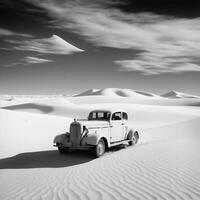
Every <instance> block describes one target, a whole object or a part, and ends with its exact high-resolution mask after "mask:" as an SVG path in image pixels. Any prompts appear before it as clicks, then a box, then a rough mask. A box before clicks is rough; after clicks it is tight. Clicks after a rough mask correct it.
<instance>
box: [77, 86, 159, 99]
mask: <svg viewBox="0 0 200 200" xmlns="http://www.w3.org/2000/svg"><path fill="white" fill-rule="evenodd" d="M96 95H103V96H119V97H134V98H145V97H160V96H158V95H156V94H153V93H149V92H143V91H135V90H132V89H121V88H105V89H94V88H93V89H90V90H87V91H85V92H82V93H80V94H77V95H75V96H96Z"/></svg>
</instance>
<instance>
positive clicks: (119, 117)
mask: <svg viewBox="0 0 200 200" xmlns="http://www.w3.org/2000/svg"><path fill="white" fill-rule="evenodd" d="M121 119H122V114H121V112H116V113H114V114H113V115H112V120H121Z"/></svg>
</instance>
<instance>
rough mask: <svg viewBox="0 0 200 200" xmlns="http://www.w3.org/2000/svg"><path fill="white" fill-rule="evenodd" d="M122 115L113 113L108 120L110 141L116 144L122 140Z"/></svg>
mask: <svg viewBox="0 0 200 200" xmlns="http://www.w3.org/2000/svg"><path fill="white" fill-rule="evenodd" d="M123 136H124V134H123V126H122V113H121V112H115V113H113V114H112V116H111V120H110V141H111V143H112V142H117V141H121V140H123V139H124V138H123Z"/></svg>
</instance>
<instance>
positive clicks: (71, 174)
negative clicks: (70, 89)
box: [0, 95, 200, 200]
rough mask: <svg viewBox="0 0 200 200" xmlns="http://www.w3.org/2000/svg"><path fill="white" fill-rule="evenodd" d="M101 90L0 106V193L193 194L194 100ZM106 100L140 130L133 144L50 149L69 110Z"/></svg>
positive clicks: (196, 193)
mask: <svg viewBox="0 0 200 200" xmlns="http://www.w3.org/2000/svg"><path fill="white" fill-rule="evenodd" d="M102 96H103V95H99V97H100V98H97V95H96V96H90V97H88V96H87V97H86V96H84V97H71V98H67V99H57V100H56V99H54V100H52V99H48V100H44V101H43V100H42V101H37V102H35V101H33V102H32V103H25V104H20V105H15V107H12V108H9V110H8V109H0V119H1V124H0V141H1V146H0V158H1V159H0V199H2V200H18V199H28V200H29V199H34V200H35V199H40V200H41V199H42V200H43V199H44V200H45V199H46V200H51V199H52V200H57V199H58V200H59V199H63V200H65V199H72V200H74V199H78V200H82V199H91V200H93V199H97V200H98V199H104V200H109V199H117V200H118V199H127V200H132V199H139V200H140V199H141V200H143V199H144V200H146V199H147V200H148V199H149V200H151V199H152V200H155V199H158V200H159V199H164V200H165V199H166V200H167V199H169V200H171V199H172V200H176V199H178V200H179V199H180V200H190V199H191V200H192V199H196V200H199V199H200V187H199V186H200V156H199V152H200V145H199V144H200V108H199V106H197V105H198V102H199V100H198V99H194V98H188V99H186V100H185V99H182V98H180V99H168V100H165V99H166V98H163V99H164V100H163V99H162V104H159V102H160V101H161V100H160V98H157V97H152V99H154V100H153V101H154V103H153V104H152V103H151V102H150V104H151V105H148V104H147V101H146V100H144V101H145V104H143V100H141V102H142V103H141V104H139V101H138V102H137V103H134V102H133V101H132V100H130V98H132V97H128V98H127V97H116V96H110V97H108V96H106V95H105V96H103V97H102ZM111 99H113V102H114V103H113V102H112V104H111V102H110V100H111ZM120 99H121V100H120ZM123 99H129V100H123ZM169 101H175V103H174V102H173V104H172V103H168V102H169ZM194 101H195V102H196V104H195V106H194V104H193V103H194ZM156 102H157V104H156ZM165 103H166V104H165ZM170 104H171V105H170ZM110 106H112V107H115V106H116V107H119V108H123V109H126V110H127V111H128V113H129V121H130V123H131V124H132V125H133V126H135V127H136V128H137V129H138V130H139V134H140V140H139V143H138V144H137V145H135V146H133V147H126V148H123V147H117V148H116V147H115V148H112V149H111V150H110V151H108V152H107V153H106V154H105V156H103V157H101V158H99V159H94V157H93V155H92V153H91V152H89V151H84V152H82V151H77V152H70V153H68V154H64V155H59V153H58V152H57V151H56V150H53V149H54V148H53V147H52V142H53V138H54V136H55V135H57V134H60V133H63V132H65V131H67V130H68V128H69V124H70V122H71V121H72V120H73V118H74V117H77V118H79V117H80V118H86V117H87V114H88V112H89V111H90V110H92V109H96V108H107V107H110Z"/></svg>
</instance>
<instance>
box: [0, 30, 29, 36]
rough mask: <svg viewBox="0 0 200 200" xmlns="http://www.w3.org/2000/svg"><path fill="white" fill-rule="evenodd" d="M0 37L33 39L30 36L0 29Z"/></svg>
mask: <svg viewBox="0 0 200 200" xmlns="http://www.w3.org/2000/svg"><path fill="white" fill-rule="evenodd" d="M0 36H20V37H33V36H32V35H30V34H24V33H16V32H13V31H10V30H7V29H2V28H0Z"/></svg>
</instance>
